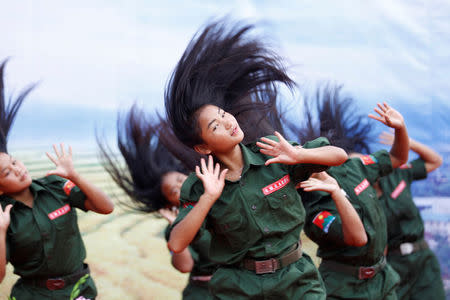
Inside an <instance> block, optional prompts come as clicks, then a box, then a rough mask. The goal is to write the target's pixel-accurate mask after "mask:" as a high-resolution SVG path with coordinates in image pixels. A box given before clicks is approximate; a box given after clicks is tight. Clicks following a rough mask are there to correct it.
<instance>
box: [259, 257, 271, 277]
mask: <svg viewBox="0 0 450 300" xmlns="http://www.w3.org/2000/svg"><path fill="white" fill-rule="evenodd" d="M274 262H275V259H273V258H271V259H267V260H260V261H255V273H256V274H267V273H274V272H275V263H274Z"/></svg>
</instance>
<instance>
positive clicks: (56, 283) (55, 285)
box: [45, 278, 66, 291]
mask: <svg viewBox="0 0 450 300" xmlns="http://www.w3.org/2000/svg"><path fill="white" fill-rule="evenodd" d="M65 285H66V282H65V280H64V279H62V278H55V279H47V280H46V281H45V286H46V287H47V289H49V290H51V291H54V290H60V289H62V288H63V287H64V286H65Z"/></svg>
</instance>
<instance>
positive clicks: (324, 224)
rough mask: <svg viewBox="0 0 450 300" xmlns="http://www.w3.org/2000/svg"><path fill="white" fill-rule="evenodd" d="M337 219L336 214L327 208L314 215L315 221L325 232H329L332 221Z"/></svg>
mask: <svg viewBox="0 0 450 300" xmlns="http://www.w3.org/2000/svg"><path fill="white" fill-rule="evenodd" d="M335 219H336V217H335V216H333V215H332V214H330V213H329V212H327V211H326V210H324V211H321V212H320V213H318V214H317V216H315V217H314V219H313V221H312V222H313V223H314V224H315V225H317V227H319V228H320V229H322V230H323V232H325V233H328V229H330V225H331V223H333V221H334V220H335Z"/></svg>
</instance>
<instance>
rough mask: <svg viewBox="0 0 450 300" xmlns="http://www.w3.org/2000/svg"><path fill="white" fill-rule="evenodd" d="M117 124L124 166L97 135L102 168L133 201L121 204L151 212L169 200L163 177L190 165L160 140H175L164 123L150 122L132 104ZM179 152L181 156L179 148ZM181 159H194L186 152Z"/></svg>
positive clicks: (119, 117)
mask: <svg viewBox="0 0 450 300" xmlns="http://www.w3.org/2000/svg"><path fill="white" fill-rule="evenodd" d="M116 126H117V145H118V148H119V150H120V153H121V155H122V157H123V158H124V161H125V165H124V164H123V163H121V162H120V161H119V159H117V157H116V156H115V155H113V154H112V151H111V150H110V148H108V147H107V146H105V144H104V143H103V142H101V141H100V138H99V136H98V135H97V144H98V145H99V148H100V156H101V159H102V162H103V166H104V168H105V169H106V171H107V172H108V173H109V175H110V176H111V178H112V179H113V180H114V181H115V182H116V184H117V185H118V186H119V187H120V188H121V189H122V190H123V191H124V192H125V193H126V194H127V195H128V196H129V197H130V198H131V200H132V204H131V205H130V204H129V201H121V204H123V205H125V206H127V207H128V208H131V209H133V210H137V211H141V212H154V211H157V210H158V209H160V208H164V207H166V205H167V203H168V202H167V200H166V198H165V197H164V196H163V194H162V192H161V181H162V177H163V176H164V175H165V174H166V173H168V172H171V171H178V172H181V173H185V174H186V173H187V170H188V167H187V166H186V165H189V163H188V164H186V165H183V164H182V163H181V160H178V159H176V158H175V156H174V155H172V154H171V152H170V151H169V150H168V148H166V147H165V146H164V144H163V143H162V139H164V141H167V142H169V143H174V142H176V141H174V140H173V139H172V138H171V137H170V133H169V132H168V131H167V130H168V128H167V125H165V123H164V122H160V123H157V122H156V123H151V122H150V121H149V120H148V119H147V118H146V116H145V114H144V112H143V111H141V110H140V109H138V107H137V106H136V105H133V106H132V107H131V109H130V110H129V111H128V112H127V113H126V115H125V118H124V119H122V118H121V116H120V114H119V115H118V118H117V123H116ZM161 136H163V138H162V139H161V138H160V137H161ZM172 136H173V134H172ZM178 143H179V144H181V143H180V142H178ZM184 147H186V146H184ZM189 150H190V151H192V152H194V151H193V150H192V149H189ZM179 155H180V156H183V154H182V152H181V151H179ZM184 158H185V160H186V161H192V162H191V164H193V159H192V160H189V159H188V158H189V155H184Z"/></svg>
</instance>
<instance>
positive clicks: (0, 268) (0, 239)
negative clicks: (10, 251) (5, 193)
mask: <svg viewBox="0 0 450 300" xmlns="http://www.w3.org/2000/svg"><path fill="white" fill-rule="evenodd" d="M11 207H12V205H11V204H8V205H7V206H6V208H5V210H4V211H3V209H2V207H1V206H0V282H2V281H3V279H4V278H5V273H6V264H7V263H8V262H7V261H6V231H7V230H8V227H9V222H10V220H11V218H10V215H9V212H10V211H11Z"/></svg>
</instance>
